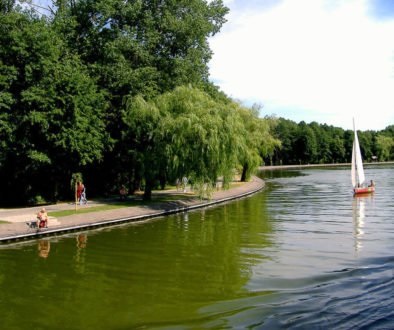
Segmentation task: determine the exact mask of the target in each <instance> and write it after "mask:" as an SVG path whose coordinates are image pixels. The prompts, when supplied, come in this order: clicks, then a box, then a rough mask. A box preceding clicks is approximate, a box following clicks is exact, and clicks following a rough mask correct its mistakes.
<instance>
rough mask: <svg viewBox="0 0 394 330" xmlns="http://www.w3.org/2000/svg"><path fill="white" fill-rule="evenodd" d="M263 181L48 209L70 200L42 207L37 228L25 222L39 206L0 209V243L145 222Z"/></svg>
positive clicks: (247, 190)
mask: <svg viewBox="0 0 394 330" xmlns="http://www.w3.org/2000/svg"><path fill="white" fill-rule="evenodd" d="M263 187H264V181H263V180H261V179H259V178H257V177H253V178H252V180H251V181H249V182H242V183H241V182H240V183H237V184H236V185H234V186H232V187H231V188H230V189H228V190H218V191H215V192H214V193H213V196H212V198H211V199H210V200H200V199H199V198H197V197H196V196H195V195H194V194H193V193H189V194H188V195H190V198H187V199H181V198H180V199H179V200H177V199H176V198H174V200H173V201H171V202H158V203H151V204H149V206H146V205H143V206H128V207H122V208H116V209H112V210H106V211H93V212H88V213H81V212H78V210H81V209H86V208H94V207H97V206H102V205H106V204H109V203H105V202H98V201H89V202H88V204H87V205H81V206H78V207H77V211H76V212H75V213H73V214H72V215H68V216H64V217H59V218H54V217H53V216H51V212H54V211H61V210H74V209H75V204H73V203H59V204H54V205H47V206H45V208H46V210H47V211H48V213H49V222H48V228H41V229H39V230H37V229H35V228H30V227H29V226H28V225H27V224H26V222H29V221H32V220H35V218H36V215H37V213H38V212H39V211H40V209H41V207H30V208H18V209H0V220H2V221H5V222H6V223H0V244H1V243H3V244H4V243H11V242H14V241H18V240H26V239H36V238H40V237H42V236H49V235H61V234H64V233H67V232H70V231H78V230H87V229H93V228H97V227H102V226H110V225H116V224H120V223H126V222H135V221H146V220H148V219H151V218H155V217H159V216H164V215H167V214H172V213H178V212H186V211H189V210H192V209H196V208H203V207H208V206H211V205H215V204H218V203H224V202H227V201H230V200H233V199H237V198H242V197H245V196H248V195H251V194H253V193H255V192H258V191H259V190H261V189H263ZM157 193H158V194H169V195H175V196H176V194H179V193H180V192H177V191H176V190H166V191H164V192H162V191H159V192H157Z"/></svg>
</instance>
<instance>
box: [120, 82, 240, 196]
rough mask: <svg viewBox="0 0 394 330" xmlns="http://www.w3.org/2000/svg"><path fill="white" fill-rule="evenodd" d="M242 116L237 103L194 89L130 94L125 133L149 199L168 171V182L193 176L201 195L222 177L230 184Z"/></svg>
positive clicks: (145, 193) (125, 118) (124, 114)
mask: <svg viewBox="0 0 394 330" xmlns="http://www.w3.org/2000/svg"><path fill="white" fill-rule="evenodd" d="M239 119H240V118H239V115H238V113H237V112H236V111H235V109H234V108H233V107H228V106H227V105H226V104H224V103H221V102H216V101H215V100H214V99H212V98H211V97H210V96H209V95H207V94H206V93H204V92H202V91H200V90H198V89H195V88H191V87H178V88H176V89H175V90H174V91H172V92H168V93H165V94H162V95H160V96H159V97H157V98H156V99H154V100H153V101H151V102H148V101H145V100H144V99H143V98H142V97H141V96H137V97H133V98H130V99H129V101H128V102H127V104H126V110H125V111H124V113H123V121H124V123H125V124H126V126H127V127H128V130H127V131H126V132H125V137H126V138H127V139H128V141H129V143H130V146H132V148H133V150H134V151H135V153H136V156H135V159H138V166H139V168H140V173H141V175H142V177H143V179H144V181H145V191H144V197H145V198H146V199H150V197H151V191H152V188H153V186H154V184H155V182H157V181H158V180H160V178H162V176H163V173H165V176H166V179H169V180H174V179H175V178H180V177H183V176H186V177H188V178H189V180H191V181H192V182H193V185H194V186H196V187H200V189H199V193H200V196H201V197H206V196H208V197H209V195H210V192H211V191H212V187H213V186H214V185H215V183H216V180H217V178H218V177H223V180H224V182H225V183H226V182H227V183H228V182H229V181H230V180H231V179H232V176H233V169H234V168H235V166H236V162H237V154H238V150H239V149H241V145H240V140H239V138H238V136H240V135H241V133H242V124H241V123H240V120H239Z"/></svg>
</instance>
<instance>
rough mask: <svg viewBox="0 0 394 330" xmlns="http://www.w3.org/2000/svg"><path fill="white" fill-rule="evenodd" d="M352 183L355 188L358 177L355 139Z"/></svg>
mask: <svg viewBox="0 0 394 330" xmlns="http://www.w3.org/2000/svg"><path fill="white" fill-rule="evenodd" d="M352 185H353V188H356V185H357V178H356V153H355V150H354V141H353V150H352Z"/></svg>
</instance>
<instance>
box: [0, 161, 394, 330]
mask: <svg viewBox="0 0 394 330" xmlns="http://www.w3.org/2000/svg"><path fill="white" fill-rule="evenodd" d="M349 172H350V170H349V169H347V168H346V169H345V168H342V169H312V170H300V171H285V172H283V173H282V174H284V177H281V175H280V174H281V173H280V172H272V173H271V172H266V173H263V174H262V175H263V177H265V178H266V180H267V188H266V189H265V190H264V191H263V192H262V193H259V194H256V195H254V196H252V197H249V198H245V199H242V200H239V201H235V202H232V203H228V204H225V205H223V206H218V207H213V208H208V209H204V210H198V211H195V212H191V213H185V214H178V215H174V216H170V217H166V218H162V219H157V220H155V221H151V222H146V223H142V224H139V225H126V226H119V227H116V228H106V229H103V230H99V231H93V232H87V233H77V234H71V235H68V236H65V237H62V238H47V239H44V240H40V241H38V242H33V243H27V244H25V243H24V244H16V245H13V246H10V247H5V248H2V249H0V290H1V293H2V294H1V295H0V315H1V318H0V328H1V329H27V328H43V329H46V328H48V329H50V328H67V329H81V328H86V329H93V328H94V329H131V328H149V329H151V328H165V329H201V328H215V329H217V328H219V329H222V328H237V329H244V328H255V329H278V328H279V329H287V328H292V329H297V328H299V329H393V328H394V314H393V306H394V298H393V296H394V294H393V293H394V292H393V284H394V283H393V269H394V255H393V248H394V223H393V219H392V215H393V214H394V212H393V211H394V203H393V198H392V194H391V190H392V187H393V186H394V175H393V174H394V168H393V167H392V166H391V167H378V166H377V167H369V168H367V169H366V175H367V177H370V178H373V179H374V180H375V182H376V184H377V191H376V193H375V194H374V195H373V196H366V197H362V198H354V197H353V196H352V192H351V188H350V173H349ZM274 173H275V174H274ZM278 174H279V175H278ZM35 306H46V307H45V308H41V307H39V308H35ZM21 315H23V317H21Z"/></svg>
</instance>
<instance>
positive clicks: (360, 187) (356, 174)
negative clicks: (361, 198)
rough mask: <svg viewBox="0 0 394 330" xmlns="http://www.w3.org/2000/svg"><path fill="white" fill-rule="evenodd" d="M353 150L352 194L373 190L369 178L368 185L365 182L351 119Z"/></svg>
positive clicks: (373, 185)
mask: <svg viewBox="0 0 394 330" xmlns="http://www.w3.org/2000/svg"><path fill="white" fill-rule="evenodd" d="M353 130H354V140H353V151H352V172H351V173H352V184H353V192H354V195H358V194H369V193H373V192H374V191H375V184H374V182H373V180H371V183H370V185H367V184H366V183H365V174H364V167H363V160H362V158H361V151H360V143H359V142H358V137H357V131H356V125H355V123H354V119H353Z"/></svg>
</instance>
